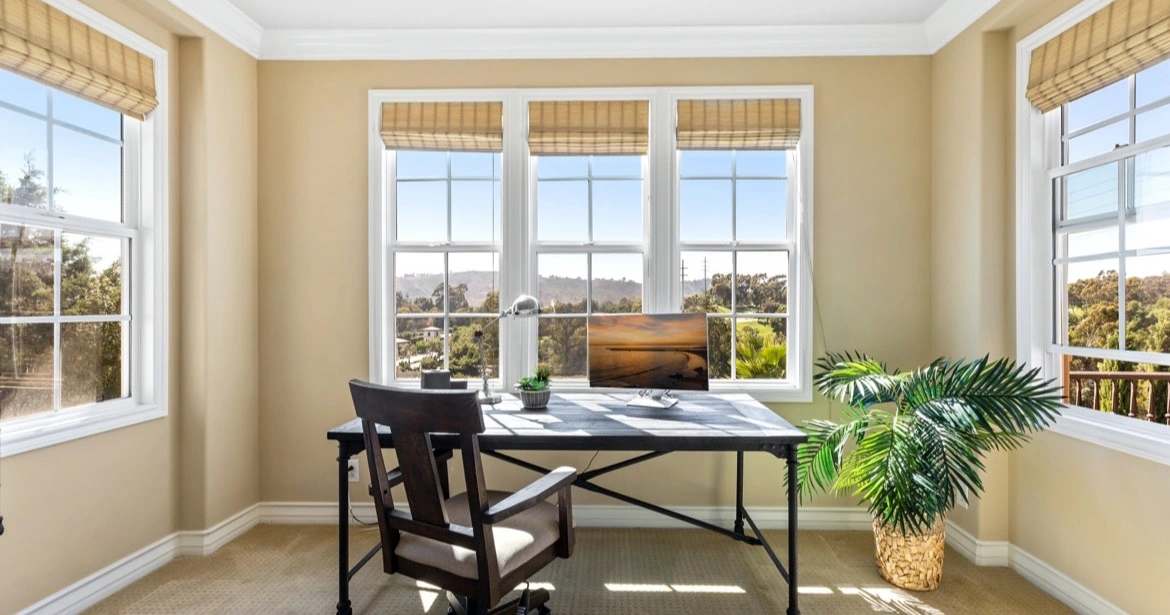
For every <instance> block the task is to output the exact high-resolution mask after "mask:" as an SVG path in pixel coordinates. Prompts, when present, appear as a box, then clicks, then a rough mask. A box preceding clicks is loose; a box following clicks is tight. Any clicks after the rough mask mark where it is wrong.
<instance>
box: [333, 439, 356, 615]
mask: <svg viewBox="0 0 1170 615" xmlns="http://www.w3.org/2000/svg"><path fill="white" fill-rule="evenodd" d="M337 556H338V565H337V575H338V576H337V580H338V587H337V615H352V614H353V608H352V607H351V606H350V603H349V451H347V450H346V449H345V445H344V444H342V443H341V442H338V443H337Z"/></svg>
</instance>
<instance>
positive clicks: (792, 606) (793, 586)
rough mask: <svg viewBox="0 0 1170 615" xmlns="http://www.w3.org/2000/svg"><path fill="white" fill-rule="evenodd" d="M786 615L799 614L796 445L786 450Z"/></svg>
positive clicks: (798, 488)
mask: <svg viewBox="0 0 1170 615" xmlns="http://www.w3.org/2000/svg"><path fill="white" fill-rule="evenodd" d="M787 457H788V615H800V605H799V603H798V597H799V595H800V592H799V591H798V590H799V587H798V585H797V581H796V579H797V575H796V534H797V523H796V510H797V507H798V506H799V505H800V502H799V499H798V497H797V496H798V495H799V493H800V485H799V484H797V479H796V469H797V461H796V445H789V447H788V452H787Z"/></svg>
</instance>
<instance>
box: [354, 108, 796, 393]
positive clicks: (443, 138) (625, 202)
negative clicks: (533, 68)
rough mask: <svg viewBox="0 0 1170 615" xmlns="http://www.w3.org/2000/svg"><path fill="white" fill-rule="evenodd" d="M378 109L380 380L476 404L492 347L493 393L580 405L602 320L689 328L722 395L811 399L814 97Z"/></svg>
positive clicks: (374, 350)
mask: <svg viewBox="0 0 1170 615" xmlns="http://www.w3.org/2000/svg"><path fill="white" fill-rule="evenodd" d="M370 100H371V105H370V112H371V118H370V119H371V122H372V125H373V126H375V127H376V128H377V130H375V131H374V132H373V133H372V134H371V135H370V136H371V146H370V156H371V170H372V176H371V204H370V205H371V207H370V212H371V261H370V262H371V269H372V271H371V296H372V298H373V299H372V301H371V327H372V330H373V331H374V335H373V336H372V337H373V340H372V343H371V359H372V363H373V365H372V370H371V371H372V374H371V376H372V377H373V378H375V379H377V380H380V381H383V382H396V383H399V384H410V383H412V382H417V379H418V377H419V374H420V372H421V371H422V370H425V369H432V368H444V367H445V368H448V369H450V370H451V371H452V373H453V375H454V376H456V377H458V378H462V379H468V380H471V381H472V386H475V385H476V383H477V382H476V381H477V378H478V376H479V374H480V372H479V366H478V360H479V354H478V348H477V347H476V343H475V342H476V340H475V338H474V335H473V334H474V332H475V331H476V330H477V329H483V330H484V331H485V334H486V339H487V340H488V341H489V344H488V357H487V362H488V364H489V373H490V376H491V377H492V378H495V379H497V381H498V382H500V383H511V382H515V381H516V380H517V379H518V378H520V377H522V376H524V375H527V374H528V373H530V372H531V371H532V370H533V369H535V368H536V367H537V366H538V365H545V366H547V367H549V368H550V370H551V372H552V374H553V378H554V382H553V386H554V388H555V389H558V390H564V391H572V390H574V389H585V388H587V387H588V386H589V382H588V365H589V357H588V335H589V333H588V319H589V317H590V316H592V315H595V314H623V313H648V314H649V313H679V312H691V313H696V312H697V313H704V314H707V315H708V337H709V356H710V365H709V369H710V374H711V381H712V389H713V390H716V391H725V392H732V391H741V392H742V391H746V392H752V393H754V394H757V395H758V396H760V397H761V398H764V399H770V400H792V401H797V400H805V399H808V398H810V397H811V373H810V371H811V367H812V366H811V348H810V344H811V337H812V336H811V332H812V322H811V321H812V318H811V309H812V301H811V299H812V296H811V254H810V251H811V246H810V243H809V239H810V227H811V215H810V212H811V209H810V205H811V178H812V169H811V164H809V163H811V151H812V117H811V116H812V104H811V103H812V90H811V88H809V87H804V86H800V87H773V88H673V89H672V88H649V89H639V88H623V89H587V90H490V91H487V90H468V91H374V92H371V98H370ZM802 110H803V112H802ZM472 160H475V161H479V162H478V163H477V164H476V165H474V166H475V168H476V169H480V170H477V171H472V170H470V169H471V166H472V165H471V164H470V163H471V161H472ZM460 161H463V162H464V163H466V164H464V163H461V162H460ZM474 182H481V183H482V184H483V185H482V186H478V185H477V187H475V188H474V195H472V192H473V190H472V188H471V185H472V183H474ZM525 294H528V295H533V296H535V297H537V298H538V299H539V301H540V303H541V306H542V311H541V314H540V315H539V316H538V317H537V318H532V319H529V320H508V319H505V320H504V321H502V322H500V323H499V325H493V324H492V323H491V320H490V319H492V318H493V317H494V316H496V315H498V314H499V312H500V310H501V308H507V307H508V305H510V304H511V302H512V300H513V299H515V298H516V297H518V296H520V295H525Z"/></svg>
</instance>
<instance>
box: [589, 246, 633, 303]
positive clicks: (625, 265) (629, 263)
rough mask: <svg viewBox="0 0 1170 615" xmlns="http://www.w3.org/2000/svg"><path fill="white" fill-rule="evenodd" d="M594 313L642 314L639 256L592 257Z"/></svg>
mask: <svg viewBox="0 0 1170 615" xmlns="http://www.w3.org/2000/svg"><path fill="white" fill-rule="evenodd" d="M591 283H592V284H593V311H594V312H597V313H611V314H612V313H639V312H641V311H642V255H641V254H594V255H593V280H592V282H591Z"/></svg>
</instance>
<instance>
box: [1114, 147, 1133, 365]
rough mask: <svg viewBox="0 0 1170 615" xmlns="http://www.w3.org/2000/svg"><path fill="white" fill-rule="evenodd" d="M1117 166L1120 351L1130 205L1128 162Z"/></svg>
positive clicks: (1118, 345) (1123, 328)
mask: <svg viewBox="0 0 1170 615" xmlns="http://www.w3.org/2000/svg"><path fill="white" fill-rule="evenodd" d="M1117 166H1118V170H1117V172H1118V174H1119V175H1120V177H1118V186H1119V190H1120V191H1121V194H1119V195H1118V199H1117V234H1118V237H1117V247H1118V250H1119V254H1118V258H1117V347H1118V349H1120V350H1125V345H1126V339H1125V337H1126V336H1125V328H1126V327H1125V321H1126V314H1125V307H1126V306H1125V260H1126V259H1125V214H1126V212H1127V211H1128V210H1129V203H1130V197H1131V194H1130V189H1129V187H1130V184H1129V175H1130V173H1129V169H1130V167H1131V164H1130V161H1129V160H1125V161H1123V162H1122V163H1121V164H1119V165H1117Z"/></svg>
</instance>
